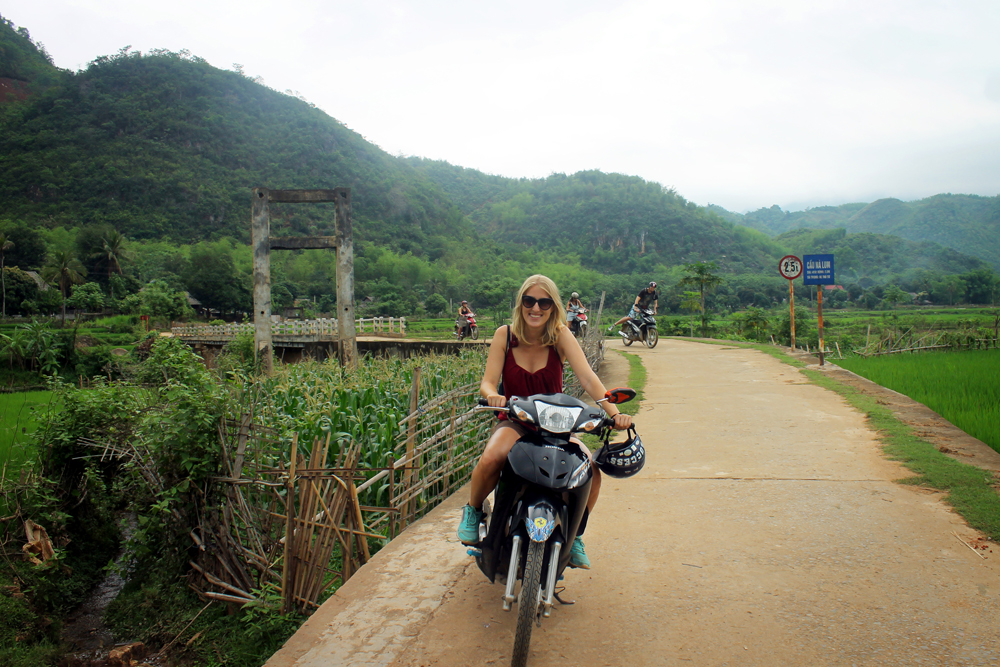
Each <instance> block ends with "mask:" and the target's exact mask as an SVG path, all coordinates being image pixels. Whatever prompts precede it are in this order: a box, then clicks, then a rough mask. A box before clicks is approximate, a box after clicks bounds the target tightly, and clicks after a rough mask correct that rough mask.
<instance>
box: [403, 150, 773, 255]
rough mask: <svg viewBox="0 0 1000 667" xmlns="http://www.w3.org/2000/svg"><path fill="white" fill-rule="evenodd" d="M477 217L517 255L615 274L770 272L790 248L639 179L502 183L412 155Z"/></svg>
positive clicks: (595, 174)
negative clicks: (688, 269) (574, 262)
mask: <svg viewBox="0 0 1000 667" xmlns="http://www.w3.org/2000/svg"><path fill="white" fill-rule="evenodd" d="M408 161H409V163H410V164H412V165H413V166H415V167H416V168H417V169H418V170H420V171H422V172H423V173H425V174H426V175H427V176H428V177H429V178H431V179H432V180H434V181H435V182H436V183H437V184H438V185H440V186H441V188H442V189H443V190H444V191H445V192H447V193H448V195H449V196H450V197H451V199H452V201H454V202H455V203H457V204H458V205H459V206H460V207H461V208H462V211H463V212H464V213H465V214H466V215H468V216H469V217H471V218H472V219H473V220H474V221H475V223H476V226H477V229H478V230H479V231H480V232H481V233H483V234H487V235H489V236H490V237H492V238H494V239H496V240H497V241H499V242H501V243H503V244H504V245H506V246H508V247H512V248H523V247H533V248H538V249H542V250H555V251H560V252H563V253H565V254H567V255H574V256H577V257H579V258H580V261H581V263H582V264H583V265H584V266H588V267H591V268H595V269H598V270H601V271H605V272H609V273H633V272H643V271H645V272H652V271H653V270H654V268H655V267H656V266H657V265H658V264H662V265H665V266H673V265H677V264H681V263H685V262H695V261H698V260H713V261H716V262H717V263H718V264H719V265H720V268H722V269H723V270H724V271H727V272H734V273H744V272H758V271H761V270H767V269H770V268H771V267H772V266H774V263H775V262H776V261H777V260H778V258H780V257H781V255H782V254H783V253H784V252H785V248H784V247H783V246H781V245H780V244H778V243H775V242H773V241H772V240H770V239H768V238H767V236H765V235H764V234H761V233H759V232H757V231H754V230H751V229H748V228H746V227H740V226H737V225H734V224H732V223H731V222H727V221H725V220H723V219H722V218H720V217H719V216H716V215H714V214H713V213H711V212H709V211H707V210H706V209H705V208H702V207H700V206H697V205H695V204H692V203H690V202H688V201H686V200H685V199H684V198H683V197H681V196H679V195H678V194H677V193H675V192H674V191H673V190H670V189H666V188H664V187H663V186H661V185H660V184H659V183H653V182H649V181H645V180H643V179H642V178H639V177H637V176H623V175H622V174H605V173H603V172H599V171H585V172H579V173H577V174H573V175H570V176H567V175H565V174H553V175H551V176H549V177H547V178H541V179H526V178H521V179H516V178H504V177H501V176H492V175H489V174H484V173H482V172H479V171H476V170H474V169H465V168H462V167H456V166H454V165H451V164H448V163H447V162H440V161H434V160H425V159H421V158H409V160H408Z"/></svg>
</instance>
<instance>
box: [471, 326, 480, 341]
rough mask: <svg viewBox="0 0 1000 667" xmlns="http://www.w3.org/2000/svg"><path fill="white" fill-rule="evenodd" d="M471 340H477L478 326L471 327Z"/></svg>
mask: <svg viewBox="0 0 1000 667" xmlns="http://www.w3.org/2000/svg"><path fill="white" fill-rule="evenodd" d="M472 340H479V327H472Z"/></svg>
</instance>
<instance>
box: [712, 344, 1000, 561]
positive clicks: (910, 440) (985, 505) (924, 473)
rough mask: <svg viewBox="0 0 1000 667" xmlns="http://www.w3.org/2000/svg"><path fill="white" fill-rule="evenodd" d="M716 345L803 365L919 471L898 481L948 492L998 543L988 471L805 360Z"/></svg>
mask: <svg viewBox="0 0 1000 667" xmlns="http://www.w3.org/2000/svg"><path fill="white" fill-rule="evenodd" d="M702 342H706V341H702ZM716 344H718V345H727V346H732V347H743V348H752V349H755V350H760V351H761V352H764V353H765V354H770V355H771V356H772V357H774V358H776V359H778V360H779V361H781V362H783V363H786V364H789V365H790V366H795V367H797V368H799V370H800V371H801V372H802V374H803V375H805V376H806V377H807V378H809V380H810V381H811V382H812V383H813V384H815V385H818V386H820V387H823V388H824V389H829V390H830V391H833V392H836V393H837V394H840V395H841V396H843V397H844V399H845V400H846V401H847V402H848V403H849V404H850V405H851V406H852V407H854V408H855V409H857V410H859V411H861V412H862V413H863V414H864V415H865V417H866V418H867V420H868V425H869V426H870V427H871V428H872V429H873V430H874V431H875V432H876V433H877V434H878V437H879V440H881V442H882V449H883V451H884V452H885V453H886V455H887V456H888V457H889V458H890V459H892V460H894V461H899V462H900V463H902V464H903V465H905V466H906V467H907V468H908V469H910V470H912V471H913V472H914V473H915V474H916V476H915V477H908V478H906V479H901V480H897V481H898V483H900V484H911V485H914V486H922V487H927V488H931V489H935V490H938V491H942V492H944V493H945V494H946V495H945V501H946V502H947V503H948V504H949V505H951V506H952V507H953V508H954V509H955V511H956V512H958V513H959V514H961V515H962V517H963V518H964V519H965V520H966V521H967V522H968V524H969V525H970V526H972V527H973V528H975V529H976V530H979V531H982V532H983V533H984V534H985V535H986V536H987V537H989V539H991V540H993V541H994V542H996V541H1000V493H998V487H997V480H996V479H995V478H994V476H993V474H992V473H991V472H990V471H988V470H983V469H982V468H977V467H976V466H972V465H969V464H967V463H962V462H960V461H956V460H955V459H953V458H951V457H949V456H946V455H944V454H942V453H941V452H939V451H938V450H937V448H936V447H935V446H934V445H933V444H932V443H930V442H927V441H926V440H923V439H921V438H920V437H918V436H917V435H916V434H915V433H914V431H913V429H912V428H910V426H908V425H907V424H905V423H903V422H901V421H900V420H899V419H897V418H896V416H895V414H893V412H892V410H890V409H889V408H887V407H884V406H882V405H879V404H878V402H877V401H876V399H875V398H873V397H871V396H868V395H866V394H864V393H862V392H860V391H858V390H857V389H855V388H854V387H850V386H848V385H845V384H844V383H842V382H839V381H837V380H835V379H833V378H831V377H829V376H828V375H826V374H824V373H822V372H820V371H815V370H811V369H807V368H805V365H806V364H804V363H803V362H802V361H800V360H798V359H795V358H793V357H791V356H789V355H788V354H787V353H785V352H784V350H783V349H782V348H779V347H775V346H774V345H765V344H758V343H737V342H733V341H719V342H718V343H716Z"/></svg>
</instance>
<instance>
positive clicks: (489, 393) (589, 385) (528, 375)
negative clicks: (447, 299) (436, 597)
mask: <svg viewBox="0 0 1000 667" xmlns="http://www.w3.org/2000/svg"><path fill="white" fill-rule="evenodd" d="M511 321H512V324H510V325H507V326H503V327H500V328H498V329H497V331H496V333H495V334H494V335H493V341H492V342H491V343H490V352H489V356H488V357H487V360H486V369H485V371H484V373H483V379H482V382H481V383H480V385H479V393H480V394H482V396H483V397H484V398H485V399H486V400H487V402H488V403H489V405H490V406H491V407H495V408H500V407H503V406H505V405H507V400H508V399H509V398H510V397H511V396H530V395H533V394H541V393H547V394H551V393H559V392H561V391H562V386H563V363H564V362H566V361H568V362H569V365H570V367H571V368H572V369H573V372H574V373H575V374H576V377H577V378H578V379H579V381H580V384H581V386H582V387H583V389H584V391H586V392H587V394H588V395H590V397H591V398H593V399H594V400H600V399H603V398H605V394H606V393H607V390H606V389H605V387H604V385H603V384H602V383H601V381H600V380H599V379H598V377H597V375H596V374H595V373H594V371H593V370H592V369H591V368H590V364H589V363H588V362H587V357H586V356H585V355H584V353H583V350H582V349H581V348H580V344H579V343H578V342H577V340H576V338H575V337H574V336H573V334H572V333H570V331H569V328H568V327H567V326H566V312H565V311H564V309H563V306H562V300H561V299H560V298H559V289H558V288H557V287H556V285H555V283H554V282H552V280H551V279H549V278H547V277H545V276H542V275H534V276H531V277H529V278H528V279H527V280H525V281H524V284H523V285H521V290H520V291H519V292H518V295H517V302H516V305H515V307H514V311H513V313H512V316H511ZM501 377H502V378H503V393H502V394H501V393H500V390H499V389H498V385H499V384H500V380H501ZM604 409H605V410H606V411H607V413H608V416H609V417H612V418H613V419H614V421H615V428H617V429H619V430H621V429H627V428H629V427H630V426H631V425H632V418H631V417H630V416H629V415H625V414H622V413H621V412H619V411H618V408H617V406H615V405H613V404H605V406H604ZM526 428H527V427H525V426H522V425H520V424H514V423H513V422H511V421H510V420H508V419H507V418H506V415H503V414H501V415H500V417H499V422H498V423H497V424H496V426H495V427H494V429H493V435H492V436H491V437H490V439H489V442H487V444H486V449H485V450H484V451H483V455H482V456H481V457H480V459H479V463H478V464H476V468H475V470H473V472H472V483H471V489H470V493H469V504H468V505H466V506H465V507H464V508H463V513H462V520H461V523H460V524H459V528H458V539H459V540H460V541H461V542H462V543H464V544H475V543H476V542H478V541H479V523H480V521H481V520H482V516H483V501H484V500H486V497H487V496H488V495H489V494H490V492H491V491H493V488H494V487H495V486H496V484H497V480H499V478H500V472H501V471H502V470H503V466H504V463H505V462H506V460H507V455H508V454H509V453H510V450H511V448H512V447H513V446H514V443H516V442H517V440H518V439H519V438H520V437H521V436H522V435H523V434H524V432H525V431H524V429H526ZM573 442H575V443H577V444H578V445H579V446H580V447H581V449H582V451H584V452H587V453H588V455H589V452H588V450H587V448H586V447H584V446H583V444H582V443H580V441H579V440H577V439H576V438H573ZM600 488H601V474H600V472H599V471H598V470H597V468H594V478H593V484H592V486H591V491H590V498H589V499H588V501H587V510H588V514H589V512H592V511H593V509H594V505H595V503H596V502H597V497H598V494H599V493H600ZM586 521H587V519H586V518H584V522H583V525H582V526H581V528H580V531H579V533H580V534H582V533H583V530H584V528H585V526H586ZM570 566H571V567H579V568H584V569H589V568H590V560H589V559H588V558H587V553H586V551H585V549H584V545H583V540H582V539H581V538H580V536H579V535H578V536H577V538H576V540H575V541H574V542H573V547H572V550H571V558H570Z"/></svg>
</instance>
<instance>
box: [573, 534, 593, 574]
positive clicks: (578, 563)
mask: <svg viewBox="0 0 1000 667" xmlns="http://www.w3.org/2000/svg"><path fill="white" fill-rule="evenodd" d="M569 566H570V567H578V568H580V569H581V570H589V569H590V559H589V558H587V550H586V549H584V548H583V538H582V537H577V538H576V539H575V540H573V548H572V549H570V552H569Z"/></svg>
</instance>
